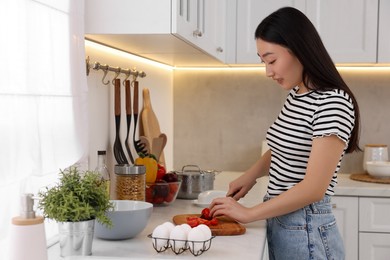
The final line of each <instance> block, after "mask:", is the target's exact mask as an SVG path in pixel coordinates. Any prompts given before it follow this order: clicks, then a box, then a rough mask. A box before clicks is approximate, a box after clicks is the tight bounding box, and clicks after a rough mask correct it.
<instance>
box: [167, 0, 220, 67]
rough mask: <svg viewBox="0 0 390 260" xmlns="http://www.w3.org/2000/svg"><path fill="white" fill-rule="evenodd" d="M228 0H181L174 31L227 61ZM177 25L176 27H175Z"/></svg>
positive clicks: (178, 4) (177, 8)
mask: <svg viewBox="0 0 390 260" xmlns="http://www.w3.org/2000/svg"><path fill="white" fill-rule="evenodd" d="M226 2H227V1H226V0H213V1H206V0H179V1H177V7H176V10H177V20H176V23H173V24H172V26H173V30H172V31H173V33H176V34H177V35H178V37H180V38H183V39H184V40H187V41H189V42H191V43H193V44H194V45H195V46H197V47H199V48H201V49H202V50H204V51H206V52H207V53H209V54H210V55H212V56H214V57H216V58H218V59H219V60H221V61H223V62H224V61H225V43H226V38H225V35H226V28H225V26H224V25H225V22H226ZM175 26H176V27H175Z"/></svg>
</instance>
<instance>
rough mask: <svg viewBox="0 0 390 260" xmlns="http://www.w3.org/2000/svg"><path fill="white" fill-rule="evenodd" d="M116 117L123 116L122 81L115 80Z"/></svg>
mask: <svg viewBox="0 0 390 260" xmlns="http://www.w3.org/2000/svg"><path fill="white" fill-rule="evenodd" d="M114 84H115V115H116V116H119V115H120V114H121V80H120V79H115V83H114Z"/></svg>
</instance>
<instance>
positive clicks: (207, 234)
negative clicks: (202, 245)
mask: <svg viewBox="0 0 390 260" xmlns="http://www.w3.org/2000/svg"><path fill="white" fill-rule="evenodd" d="M198 228H199V229H201V230H202V231H203V233H204V234H205V239H206V240H209V239H210V238H211V229H210V228H209V226H207V225H205V224H200V225H199V226H198Z"/></svg>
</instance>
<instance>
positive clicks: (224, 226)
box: [173, 214, 246, 236]
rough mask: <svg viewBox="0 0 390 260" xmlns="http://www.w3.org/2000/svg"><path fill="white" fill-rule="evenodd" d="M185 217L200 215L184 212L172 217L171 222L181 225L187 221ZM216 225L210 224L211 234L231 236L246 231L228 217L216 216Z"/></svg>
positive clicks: (198, 215)
mask: <svg viewBox="0 0 390 260" xmlns="http://www.w3.org/2000/svg"><path fill="white" fill-rule="evenodd" d="M187 217H200V214H184V215H176V216H174V217H173V223H175V224H176V225H181V224H184V223H187ZM217 219H218V225H216V226H210V229H211V233H212V234H213V236H233V235H242V234H244V233H245V232H246V228H245V227H244V226H243V225H241V224H240V223H238V222H237V221H234V220H232V219H230V218H228V217H217Z"/></svg>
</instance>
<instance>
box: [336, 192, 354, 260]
mask: <svg viewBox="0 0 390 260" xmlns="http://www.w3.org/2000/svg"><path fill="white" fill-rule="evenodd" d="M332 205H333V214H334V215H335V217H336V221H337V226H338V228H339V230H340V233H341V236H342V238H343V241H344V247H345V259H346V260H356V259H358V238H359V236H358V235H359V234H358V231H359V226H358V225H359V223H358V213H359V209H358V205H359V199H358V198H357V197H341V196H333V197H332Z"/></svg>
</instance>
